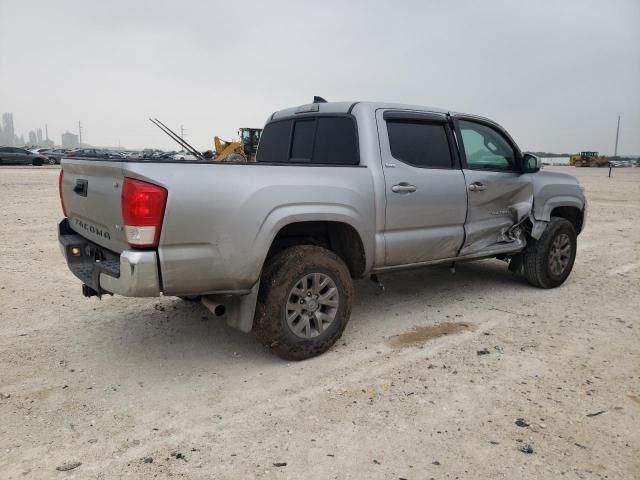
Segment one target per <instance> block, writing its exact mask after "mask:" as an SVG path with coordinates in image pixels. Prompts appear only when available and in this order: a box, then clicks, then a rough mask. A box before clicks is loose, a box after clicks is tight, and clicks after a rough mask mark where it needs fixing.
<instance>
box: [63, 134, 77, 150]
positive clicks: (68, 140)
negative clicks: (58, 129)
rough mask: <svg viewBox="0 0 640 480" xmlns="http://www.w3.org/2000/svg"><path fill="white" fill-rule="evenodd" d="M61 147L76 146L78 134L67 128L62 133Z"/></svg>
mask: <svg viewBox="0 0 640 480" xmlns="http://www.w3.org/2000/svg"><path fill="white" fill-rule="evenodd" d="M62 148H78V136H77V135H74V134H73V133H71V132H69V131H68V130H67V131H66V132H65V133H63V134H62Z"/></svg>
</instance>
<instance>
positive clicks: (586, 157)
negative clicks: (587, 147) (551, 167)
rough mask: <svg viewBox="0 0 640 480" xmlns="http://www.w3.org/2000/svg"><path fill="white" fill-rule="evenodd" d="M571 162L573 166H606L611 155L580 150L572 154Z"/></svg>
mask: <svg viewBox="0 0 640 480" xmlns="http://www.w3.org/2000/svg"><path fill="white" fill-rule="evenodd" d="M569 164H570V165H571V166H573V167H606V166H607V165H608V164H609V157H606V156H604V155H598V152H580V153H579V154H577V155H571V157H570V158H569Z"/></svg>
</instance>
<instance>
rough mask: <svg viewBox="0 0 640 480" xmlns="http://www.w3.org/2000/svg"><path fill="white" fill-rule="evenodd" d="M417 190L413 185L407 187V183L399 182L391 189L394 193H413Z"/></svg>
mask: <svg viewBox="0 0 640 480" xmlns="http://www.w3.org/2000/svg"><path fill="white" fill-rule="evenodd" d="M416 190H417V188H416V186H415V185H409V184H408V183H407V182H400V183H399V184H397V185H394V186H393V187H391V191H392V192H394V193H413V192H415V191H416Z"/></svg>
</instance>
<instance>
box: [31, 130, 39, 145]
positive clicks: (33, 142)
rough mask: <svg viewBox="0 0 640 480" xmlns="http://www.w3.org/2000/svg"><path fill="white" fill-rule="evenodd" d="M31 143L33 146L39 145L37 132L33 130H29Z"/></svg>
mask: <svg viewBox="0 0 640 480" xmlns="http://www.w3.org/2000/svg"><path fill="white" fill-rule="evenodd" d="M29 145H30V146H32V147H36V146H38V139H37V138H36V132H34V131H33V130H30V131H29Z"/></svg>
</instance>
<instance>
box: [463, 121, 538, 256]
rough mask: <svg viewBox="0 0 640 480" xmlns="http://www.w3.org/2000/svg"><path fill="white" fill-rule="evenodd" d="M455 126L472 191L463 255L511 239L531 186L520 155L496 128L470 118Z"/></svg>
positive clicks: (530, 198)
mask: <svg viewBox="0 0 640 480" xmlns="http://www.w3.org/2000/svg"><path fill="white" fill-rule="evenodd" d="M457 125H458V130H457V132H458V139H459V140H460V141H461V144H462V145H461V154H462V157H463V171H464V176H465V179H466V182H467V190H468V192H469V195H468V198H469V200H468V213H467V221H466V223H465V242H464V246H463V247H462V250H461V251H460V255H461V256H464V255H470V254H476V253H480V252H482V251H483V250H487V249H491V248H492V247H496V246H499V244H504V243H508V242H511V241H513V239H512V238H509V235H508V231H509V229H510V228H511V227H512V226H514V225H515V224H516V223H519V222H520V221H521V220H522V219H523V218H525V217H526V216H527V215H528V214H529V212H530V211H531V207H532V204H533V189H532V186H531V182H530V181H528V180H526V178H524V177H523V176H522V175H521V174H520V168H519V165H518V158H519V156H520V153H519V152H518V151H517V149H516V147H515V145H514V144H513V143H512V141H511V140H510V139H508V138H507V136H506V135H504V134H503V133H502V132H501V131H500V130H499V129H498V128H496V127H495V126H492V125H491V124H489V123H488V122H487V123H485V122H479V121H476V120H471V119H460V120H459V121H458V122H457Z"/></svg>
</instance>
